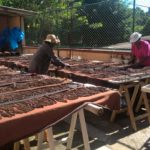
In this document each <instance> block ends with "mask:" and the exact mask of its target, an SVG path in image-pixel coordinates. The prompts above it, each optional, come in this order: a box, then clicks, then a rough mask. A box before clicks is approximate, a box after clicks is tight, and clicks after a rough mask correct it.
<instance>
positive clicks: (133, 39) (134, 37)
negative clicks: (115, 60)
mask: <svg viewBox="0 0 150 150" xmlns="http://www.w3.org/2000/svg"><path fill="white" fill-rule="evenodd" d="M141 37H142V34H140V33H138V32H134V33H132V34H131V36H130V43H135V42H137V41H138V40H139V39H140V38H141Z"/></svg>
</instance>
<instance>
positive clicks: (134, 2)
mask: <svg viewBox="0 0 150 150" xmlns="http://www.w3.org/2000/svg"><path fill="white" fill-rule="evenodd" d="M135 5H136V0H133V24H132V32H134V29H135Z"/></svg>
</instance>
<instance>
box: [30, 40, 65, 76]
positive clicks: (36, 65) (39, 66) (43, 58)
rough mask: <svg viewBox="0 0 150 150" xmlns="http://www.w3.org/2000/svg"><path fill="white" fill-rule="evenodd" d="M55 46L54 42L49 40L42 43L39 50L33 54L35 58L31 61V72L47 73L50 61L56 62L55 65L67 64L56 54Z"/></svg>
mask: <svg viewBox="0 0 150 150" xmlns="http://www.w3.org/2000/svg"><path fill="white" fill-rule="evenodd" d="M53 47H54V44H52V43H49V42H44V43H43V44H42V45H41V47H40V48H39V49H38V51H37V52H36V53H35V54H34V55H33V58H32V60H31V62H30V65H29V72H30V73H37V74H46V73H47V71H48V67H49V64H50V63H52V64H54V65H55V66H62V67H64V66H65V64H64V63H63V62H62V61H61V60H60V59H59V58H58V57H56V56H55V54H54V52H53Z"/></svg>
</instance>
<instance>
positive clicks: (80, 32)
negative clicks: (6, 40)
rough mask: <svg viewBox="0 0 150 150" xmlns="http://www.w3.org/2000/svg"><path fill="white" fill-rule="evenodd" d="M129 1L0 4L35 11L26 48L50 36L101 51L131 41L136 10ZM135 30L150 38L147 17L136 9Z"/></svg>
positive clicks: (15, 0) (7, 0)
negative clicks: (52, 34) (53, 35)
mask: <svg viewBox="0 0 150 150" xmlns="http://www.w3.org/2000/svg"><path fill="white" fill-rule="evenodd" d="M129 2H130V1H129V0H32V1H30V0H0V4H2V5H5V6H11V7H15V8H23V9H27V10H33V11H36V12H37V13H38V15H36V16H33V17H28V18H26V19H25V31H26V33H25V34H26V40H27V44H30V45H31V44H38V43H41V42H42V41H43V39H44V38H45V36H46V35H47V34H48V33H54V34H56V35H58V36H59V37H60V39H61V43H62V45H69V46H74V45H80V46H86V47H93V46H94V47H99V46H104V45H110V44H115V43H119V42H123V41H126V40H128V38H129V35H130V34H131V33H132V25H133V10H132V8H130V7H129ZM135 18H136V19H135V30H136V31H139V32H143V33H144V34H149V26H150V23H149V22H150V21H149V20H148V15H147V14H146V13H145V12H144V11H143V10H141V9H140V8H136V14H135Z"/></svg>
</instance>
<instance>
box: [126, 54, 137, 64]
mask: <svg viewBox="0 0 150 150" xmlns="http://www.w3.org/2000/svg"><path fill="white" fill-rule="evenodd" d="M135 62H136V57H135V56H134V55H133V54H132V55H131V58H130V60H129V62H128V64H134V63H135Z"/></svg>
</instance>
